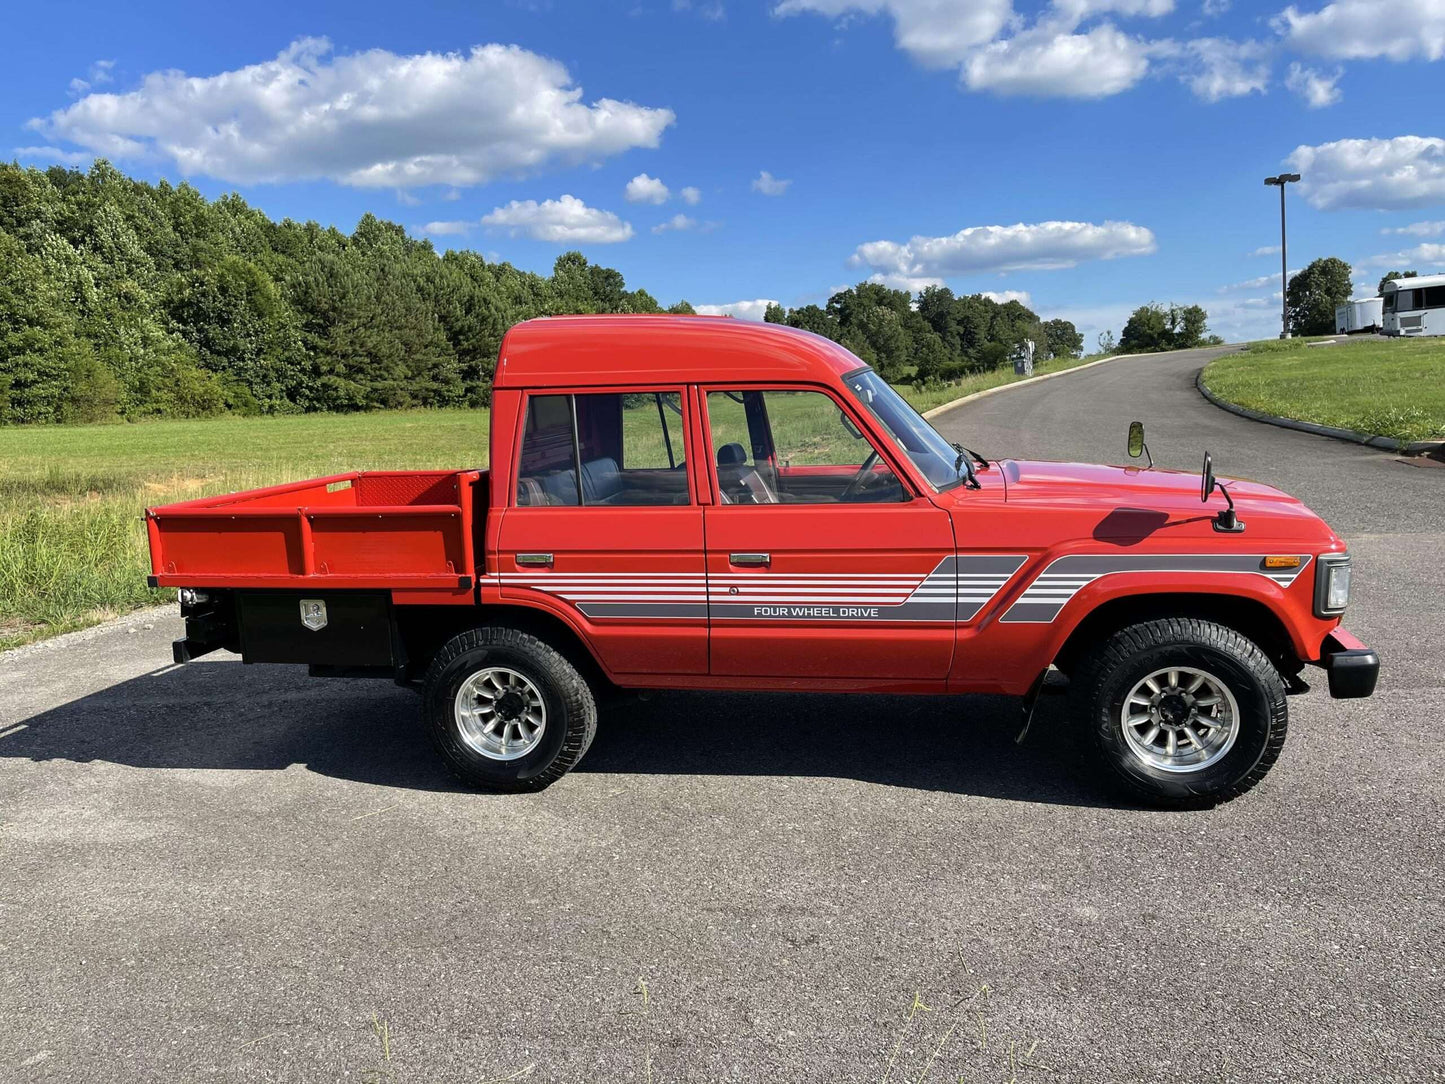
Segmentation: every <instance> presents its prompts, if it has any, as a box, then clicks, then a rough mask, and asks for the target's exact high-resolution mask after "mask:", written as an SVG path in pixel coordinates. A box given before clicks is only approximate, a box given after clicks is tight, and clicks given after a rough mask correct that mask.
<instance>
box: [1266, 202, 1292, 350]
mask: <svg viewBox="0 0 1445 1084" xmlns="http://www.w3.org/2000/svg"><path fill="white" fill-rule="evenodd" d="M1297 180H1299V174H1298V173H1281V174H1280V175H1279V176H1278V177H1266V178H1265V179H1264V183H1265V184H1272V185H1275V186H1276V187H1278V188H1279V281H1280V291H1279V320H1280V332H1279V337H1280V338H1281V339H1288V338H1289V245H1288V243H1287V242H1286V241H1285V233H1284V186H1285V185H1287V184H1290V183H1292V182H1294V181H1297Z"/></svg>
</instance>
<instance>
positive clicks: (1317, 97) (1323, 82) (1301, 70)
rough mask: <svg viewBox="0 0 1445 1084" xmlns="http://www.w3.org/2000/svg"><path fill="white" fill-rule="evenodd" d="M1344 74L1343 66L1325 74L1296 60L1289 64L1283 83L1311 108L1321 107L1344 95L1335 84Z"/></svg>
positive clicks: (1334, 101)
mask: <svg viewBox="0 0 1445 1084" xmlns="http://www.w3.org/2000/svg"><path fill="white" fill-rule="evenodd" d="M1344 74H1345V69H1344V68H1336V69H1335V70H1334V71H1333V72H1331V73H1329V74H1326V73H1325V72H1322V71H1317V70H1315V69H1314V68H1306V67H1305V66H1304V65H1303V64H1301V63H1299V62H1298V61H1296V62H1295V63H1293V64H1291V65H1290V66H1289V74H1288V75H1286V76H1285V79H1284V85H1285V86H1287V87H1289V89H1290V90H1291V91H1293V92H1294V93H1295V94H1297V95H1299V96H1300V98H1301V99H1303V101H1304V103H1305V105H1307V106H1309V107H1310V108H1311V109H1323V108H1324V107H1325V106H1327V105H1334V104H1335V103H1336V102H1338V101H1339V100H1340V99H1341V98H1343V97H1344V96H1345V95H1344V92H1343V91H1342V90H1340V88H1339V87H1338V86H1337V85H1336V84H1337V83H1339V81H1340V76H1342V75H1344Z"/></svg>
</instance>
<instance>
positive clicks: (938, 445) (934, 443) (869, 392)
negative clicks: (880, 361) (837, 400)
mask: <svg viewBox="0 0 1445 1084" xmlns="http://www.w3.org/2000/svg"><path fill="white" fill-rule="evenodd" d="M843 379H844V380H846V381H847V382H848V386H849V387H850V388H852V389H853V394H854V395H856V396H857V397H858V401H859V402H860V403H862V404H863V405H864V406H866V407H867V408H868V411H869V413H871V414H872V415H873V416H874V417H875V418H877V419H878V420H879V421H880V422H882V423H883V428H885V429H887V430H888V433H889V435H890V436H892V437H893V439H894V440H895V441H896V442H897V443H898V446H899V447H900V448H902V449H903V450H904V451H905V452H906V453H907V454H908V458H909V459H911V460H913V464H914V466H916V467H917V468H918V469H919V470H920V471H921V472H922V473H923V476H924V477H925V478H927V479H928V481H929V484H931V485H932V486H933V488H934V489H947V488H948V487H949V486H953V485H957V484H958V482H959V480H960V475H959V471H958V468H957V467H955V466H954V464H955V463H956V462H958V452H957V451H956V450H955V449H954V448H953V446H952V445H951V444H949V443H948V441H946V440H944V439H943V438H942V437H941V436H939V435H938V431H937V430H936V429H934V428H933V426H931V425H929V424H928V423H927V422H926V421H924V420H923V416H922V415H921V414H919V413H918V411H916V410H914V409H913V407H911V406H910V405H909V404H908V400H907V399H904V398H903V396H901V395H899V394H898V393H897V392H896V391H894V390H893V388H892V386H891V385H890V384H889V383H888V382H887V381H886V380H884V379H883V378H882V377H881V376H879V375H878V374H877V373H875V372H874V371H873V370H872V369H859V370H858V371H857V372H853V373H849V374H848V375H847V376H846V377H844V378H843Z"/></svg>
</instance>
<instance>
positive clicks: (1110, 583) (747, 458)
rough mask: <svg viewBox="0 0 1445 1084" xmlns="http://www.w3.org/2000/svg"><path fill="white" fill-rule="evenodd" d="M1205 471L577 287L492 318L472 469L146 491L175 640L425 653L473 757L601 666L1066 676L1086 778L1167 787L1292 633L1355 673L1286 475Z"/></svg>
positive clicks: (1282, 676) (352, 667)
mask: <svg viewBox="0 0 1445 1084" xmlns="http://www.w3.org/2000/svg"><path fill="white" fill-rule="evenodd" d="M1208 482H1209V487H1208V488H1207V489H1205V490H1204V491H1203V492H1201V480H1200V478H1198V477H1196V476H1193V475H1186V474H1181V473H1178V472H1172V471H1164V470H1156V469H1152V468H1149V467H1140V466H1094V465H1086V464H1059V463H1041V462H1026V461H1017V460H1007V459H1006V460H1002V461H990V460H987V459H984V458H983V457H980V456H977V455H976V454H974V453H971V452H968V451H964V450H962V449H959V448H955V447H954V446H952V445H950V444H949V443H948V442H947V441H946V440H944V439H943V438H942V437H941V436H940V435H939V434H938V433H937V432H936V431H935V430H934V429H933V428H932V427H931V426H930V425H929V424H928V423H927V422H926V421H925V420H924V419H923V418H922V417H920V416H919V415H918V413H917V412H916V411H914V410H913V408H912V407H910V406H909V405H908V404H907V402H906V401H905V400H904V399H903V398H902V397H901V396H900V395H899V394H898V393H897V392H896V391H895V390H894V389H893V388H892V387H890V386H889V385H888V384H887V383H886V382H885V381H883V380H882V379H881V378H880V377H879V376H878V375H877V374H876V373H875V372H874V371H873V370H872V369H870V368H869V367H868V366H866V365H864V364H863V363H862V362H861V361H860V360H859V359H858V358H857V357H855V356H854V355H852V354H851V353H849V352H848V351H847V350H845V349H844V348H843V347H841V346H839V345H838V344H836V343H833V342H831V341H829V340H827V339H824V338H821V337H818V336H815V335H811V334H808V333H806V332H802V331H796V330H793V329H788V328H783V327H779V326H776V325H766V324H751V323H745V322H741V321H735V320H731V319H727V318H708V317H669V316H584V317H552V318H544V319H539V320H532V321H528V322H526V323H522V324H519V325H517V326H516V327H514V328H513V329H512V330H511V331H510V332H508V334H507V336H506V337H505V339H504V340H503V343H502V347H501V353H500V357H499V360H498V365H497V369H496V378H495V385H494V390H493V398H492V424H491V431H490V455H489V467H488V468H487V469H485V470H483V469H472V470H459V471H455V472H368V473H358V474H355V475H344V476H335V477H333V478H326V479H317V480H314V481H310V482H302V483H293V484H291V485H289V486H280V487H272V488H271V489H267V490H260V491H252V492H249V493H242V494H233V495H228V496H226V497H220V498H206V499H203V500H200V501H192V502H186V503H184V504H180V505H171V506H167V507H163V508H157V509H151V510H149V512H148V514H147V515H148V522H149V529H150V539H151V553H152V572H153V576H152V579H153V582H154V583H156V584H157V585H160V586H174V587H177V588H181V589H182V591H181V604H182V610H183V613H184V614H185V615H186V618H187V635H186V637H185V638H184V639H183V640H181V641H178V642H177V645H176V659H177V661H187V660H189V659H191V658H195V657H198V656H199V655H201V654H204V653H206V652H208V651H211V650H216V649H220V648H224V649H228V650H231V651H235V652H238V653H240V654H241V656H242V657H243V659H245V660H246V661H248V662H292V663H305V664H308V665H309V666H311V668H312V671H313V673H317V674H319V675H329V674H337V675H357V674H374V675H377V676H387V677H392V678H395V679H396V680H399V681H402V682H404V683H409V684H415V685H417V686H419V688H420V691H421V692H422V696H423V713H424V715H425V717H426V720H427V724H428V730H429V732H430V734H431V736H432V738H433V740H434V742H435V744H436V746H437V748H438V750H439V752H440V753H441V755H442V756H443V758H444V759H445V760H446V762H447V763H448V765H449V766H450V767H451V768H452V769H453V770H454V771H455V772H456V773H457V774H458V775H460V776H461V777H462V778H463V779H465V780H467V781H468V782H471V783H473V784H476V785H480V786H485V787H491V788H497V789H510V790H530V789H539V788H541V787H544V786H546V785H548V784H549V783H551V782H553V781H555V780H556V779H557V778H559V777H560V776H561V775H562V774H564V773H565V772H566V771H567V770H568V769H569V768H570V767H571V766H572V765H574V764H575V763H576V762H577V760H579V759H580V757H581V756H582V755H583V753H585V751H586V748H587V746H588V745H589V744H590V742H591V740H592V735H593V733H594V732H595V727H596V721H597V706H596V705H597V700H598V698H599V697H601V696H603V695H604V694H608V693H611V692H613V691H615V690H626V689H660V688H675V689H678V688H693V689H720V690H722V689H733V690H737V689H760V690H762V689H765V690H788V691H797V692H809V691H832V692H888V693H908V694H930V693H931V694H963V693H993V694H1003V695H1010V696H1017V697H1020V698H1022V700H1023V703H1024V704H1025V706H1026V710H1031V708H1032V704H1033V701H1034V699H1035V698H1036V697H1037V696H1038V695H1039V693H1040V691H1041V690H1042V689H1044V688H1045V687H1046V686H1063V685H1065V684H1067V686H1068V687H1069V689H1070V691H1071V694H1072V695H1073V696H1074V698H1075V700H1076V701H1077V704H1078V715H1079V719H1080V721H1081V724H1082V725H1084V726H1086V727H1087V728H1088V729H1089V731H1090V734H1091V743H1090V744H1091V748H1093V749H1094V751H1095V753H1096V760H1097V761H1098V763H1099V765H1100V767H1101V768H1103V769H1104V771H1105V774H1106V777H1107V778H1109V779H1111V780H1113V781H1115V782H1117V783H1119V784H1122V785H1124V786H1125V787H1126V788H1128V789H1129V790H1130V791H1131V792H1132V793H1134V794H1135V795H1136V796H1140V797H1144V798H1147V799H1150V800H1153V801H1156V802H1160V803H1163V804H1176V805H1177V804H1199V803H1209V802H1216V801H1220V800H1224V799H1227V798H1229V797H1232V796H1234V795H1235V794H1238V793H1241V792H1242V791H1243V790H1246V789H1248V787H1249V786H1252V785H1253V784H1254V783H1255V782H1257V781H1258V779H1259V778H1262V777H1263V775H1264V773H1265V772H1266V771H1267V770H1268V768H1269V766H1270V764H1271V763H1272V762H1273V761H1274V759H1275V758H1276V757H1277V756H1278V754H1279V750H1280V747H1281V746H1282V744H1283V737H1284V731H1285V726H1286V719H1287V705H1286V700H1285V697H1286V692H1287V691H1289V690H1292V689H1299V688H1302V687H1303V686H1304V683H1303V681H1302V679H1301V678H1300V674H1301V672H1302V671H1303V670H1304V667H1305V666H1306V665H1307V664H1316V665H1319V666H1322V667H1324V668H1325V669H1326V671H1327V672H1328V676H1329V683H1330V688H1331V692H1332V693H1333V694H1334V695H1336V696H1358V695H1369V693H1370V692H1372V691H1373V687H1374V681H1375V676H1376V674H1377V672H1378V659H1377V658H1376V656H1375V655H1374V653H1373V652H1372V651H1370V650H1369V649H1368V648H1366V647H1365V646H1364V645H1363V644H1360V643H1359V642H1358V641H1355V640H1354V639H1353V638H1352V637H1350V636H1349V634H1348V633H1346V632H1345V631H1344V630H1343V629H1342V628H1341V626H1340V621H1341V617H1340V615H1341V613H1342V612H1343V610H1344V607H1345V605H1346V603H1347V601H1348V584H1349V559H1348V554H1347V552H1346V548H1345V545H1344V543H1343V542H1342V541H1341V540H1340V539H1339V538H1337V537H1336V536H1335V535H1334V533H1333V532H1332V531H1331V530H1330V529H1329V527H1328V526H1327V525H1326V524H1324V523H1323V521H1321V520H1320V519H1319V518H1318V517H1317V516H1315V515H1314V514H1313V513H1311V512H1310V511H1309V510H1308V509H1306V508H1305V507H1304V506H1303V505H1302V504H1300V503H1299V502H1298V501H1296V500H1294V499H1292V498H1290V497H1289V496H1287V495H1286V494H1284V493H1281V492H1279V491H1278V490H1275V489H1272V488H1270V487H1268V486H1264V485H1259V484H1255V483H1248V482H1231V481H1220V482H1219V483H1218V484H1217V486H1216V483H1215V480H1214V479H1213V477H1212V474H1209V477H1208ZM1221 489H1222V490H1223V493H1222V494H1221V493H1220V492H1219V490H1221ZM1201 497H1202V498H1203V499H1202V500H1201ZM1226 501H1227V502H1228V505H1229V508H1230V509H1231V510H1232V512H1231V514H1232V516H1233V518H1232V519H1230V520H1228V521H1227V523H1228V524H1229V525H1228V526H1225V527H1222V526H1221V523H1222V521H1224V516H1223V515H1222V514H1221V513H1222V512H1223V511H1224V509H1223V505H1224V503H1225V502H1226ZM1216 506H1217V507H1216ZM779 725H786V722H785V721H782V720H780V722H779Z"/></svg>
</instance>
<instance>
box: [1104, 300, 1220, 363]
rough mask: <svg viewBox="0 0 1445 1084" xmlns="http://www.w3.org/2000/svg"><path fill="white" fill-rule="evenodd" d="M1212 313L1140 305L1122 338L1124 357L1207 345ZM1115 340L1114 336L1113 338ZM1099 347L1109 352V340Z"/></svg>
mask: <svg viewBox="0 0 1445 1084" xmlns="http://www.w3.org/2000/svg"><path fill="white" fill-rule="evenodd" d="M1208 323H1209V314H1208V313H1207V312H1205V311H1204V309H1202V308H1200V307H1199V306H1198V305H1187V306H1183V307H1181V306H1178V305H1170V306H1169V307H1168V308H1167V309H1166V308H1165V307H1164V306H1162V305H1159V304H1155V303H1150V304H1148V305H1140V306H1139V307H1138V308H1137V309H1135V310H1134V311H1133V313H1132V314H1130V316H1129V319H1128V321H1127V322H1126V323H1125V324H1124V330H1123V331H1122V332H1121V333H1120V335H1119V345H1118V347H1117V350H1118V352H1119V353H1121V354H1145V353H1152V352H1154V351H1156V350H1188V349H1191V348H1193V347H1196V346H1200V345H1202V344H1203V342H1204V335H1205V332H1206V331H1207V330H1208ZM1110 338H1112V336H1110ZM1099 346H1100V348H1101V349H1104V350H1106V352H1107V347H1105V339H1104V337H1103V336H1100V338H1099Z"/></svg>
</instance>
